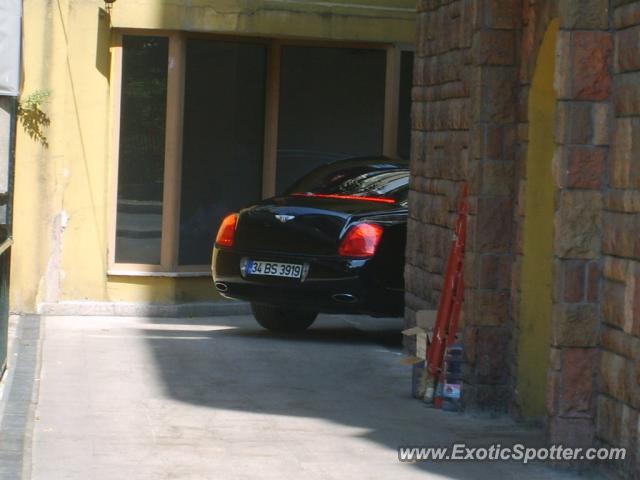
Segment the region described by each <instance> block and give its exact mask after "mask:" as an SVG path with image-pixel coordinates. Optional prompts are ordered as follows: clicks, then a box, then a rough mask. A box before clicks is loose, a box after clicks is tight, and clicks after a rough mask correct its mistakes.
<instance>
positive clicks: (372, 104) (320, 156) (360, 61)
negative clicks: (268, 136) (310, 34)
mask: <svg viewBox="0 0 640 480" xmlns="http://www.w3.org/2000/svg"><path fill="white" fill-rule="evenodd" d="M385 54H386V52H385V51H384V50H364V49H351V48H318V47H289V46H287V47H283V49H282V61H281V73H280V108H279V113H280V115H279V121H278V163H277V166H276V179H277V180H276V191H277V192H278V193H280V192H282V191H283V190H285V189H286V188H287V187H288V186H289V185H291V184H292V183H293V182H294V181H296V180H297V179H298V178H300V177H301V176H302V175H304V174H305V173H307V172H308V171H309V170H311V169H313V168H315V167H317V166H320V165H322V164H325V163H327V162H331V161H333V160H339V159H342V158H349V157H356V156H362V155H376V154H381V153H382V137H383V130H384V90H385V63H386V55H385Z"/></svg>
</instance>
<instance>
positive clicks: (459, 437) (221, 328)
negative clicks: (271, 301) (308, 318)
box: [11, 316, 584, 480]
mask: <svg viewBox="0 0 640 480" xmlns="http://www.w3.org/2000/svg"><path fill="white" fill-rule="evenodd" d="M42 321H43V322H44V325H43V333H44V335H43V345H42V350H41V360H42V363H41V365H42V367H41V372H40V375H39V384H40V386H39V394H38V396H37V399H38V400H37V406H36V410H35V418H34V421H33V423H34V425H33V441H32V447H31V450H30V451H29V455H28V456H27V457H30V462H29V465H27V468H26V469H25V471H26V472H28V473H27V474H29V470H30V476H31V478H32V479H34V480H58V479H68V480H70V479H78V480H89V479H96V480H98V479H100V480H102V479H104V480H120V479H127V480H137V479H154V480H157V479H172V480H173V479H189V480H197V479H207V480H210V479H223V480H224V479H233V480H236V479H238V480H240V479H252V480H254V479H256V478H259V479H272V478H273V479H297V478H304V479H305V480H313V479H351V478H353V479H390V478H401V479H414V478H416V479H417V478H420V479H424V478H451V479H478V478H491V479H500V478H505V479H506V478H509V479H510V478H514V477H516V476H517V477H518V478H519V479H520V480H524V479H533V478H536V479H540V478H571V475H569V474H566V473H559V472H557V471H554V470H551V469H548V468H547V467H546V466H544V465H541V464H537V465H531V464H530V465H526V466H525V465H521V464H517V463H497V462H486V463H472V462H449V463H431V462H421V463H400V462H399V461H398V456H397V447H398V446H406V445H424V446H445V445H449V444H451V443H453V442H455V441H465V442H467V443H468V444H470V445H476V446H479V445H488V444H490V443H492V442H499V443H502V444H503V445H508V444H512V443H517V442H521V443H525V444H529V445H542V444H544V439H543V438H542V436H541V433H540V431H537V430H530V429H526V428H524V427H522V426H517V425H516V424H514V423H512V422H511V421H510V420H508V419H493V420H492V419H479V418H472V417H470V416H468V415H459V414H454V413H447V412H442V411H434V410H430V409H428V408H427V407H426V406H425V405H424V404H422V403H421V402H419V401H417V400H414V399H412V398H410V396H409V380H408V377H409V369H408V367H405V366H403V365H401V364H400V362H399V360H400V358H401V346H400V334H399V331H400V328H401V320H374V319H371V318H368V317H341V316H321V317H320V318H319V320H318V321H317V323H316V324H315V325H314V326H313V328H312V329H311V330H309V331H308V332H305V333H304V334H299V335H295V336H287V335H274V334H271V333H268V332H266V331H264V330H262V329H260V328H259V327H258V326H257V325H256V324H255V322H254V321H253V318H252V317H249V316H228V317H217V318H187V319H166V318H153V319H141V318H122V317H111V318H107V317H44V318H43V319H42ZM583 478H584V477H583ZM11 480H14V479H11Z"/></svg>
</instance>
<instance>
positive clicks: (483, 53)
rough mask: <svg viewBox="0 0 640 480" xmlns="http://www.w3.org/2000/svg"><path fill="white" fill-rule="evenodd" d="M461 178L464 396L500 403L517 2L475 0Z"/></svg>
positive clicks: (503, 394) (505, 397) (505, 386)
mask: <svg viewBox="0 0 640 480" xmlns="http://www.w3.org/2000/svg"><path fill="white" fill-rule="evenodd" d="M473 5H474V12H475V16H474V18H473V38H472V47H471V59H472V69H471V75H472V77H471V78H472V80H471V84H472V86H473V87H472V90H471V105H472V108H471V131H470V138H471V144H470V149H469V150H470V152H469V157H470V160H469V172H468V179H469V184H470V195H471V206H472V207H471V216H470V219H469V220H470V222H469V225H470V229H469V238H468V242H467V258H466V261H465V281H466V287H467V289H466V292H465V295H466V298H465V303H464V310H463V315H464V325H465V327H464V345H465V349H466V350H465V351H466V357H467V361H468V363H469V367H470V368H469V370H468V375H467V376H466V378H465V381H466V384H465V386H464V388H465V392H464V401H465V405H467V406H471V407H472V408H482V409H489V410H499V411H506V409H507V407H508V405H509V402H510V399H511V396H512V386H511V385H510V382H511V378H512V375H511V371H510V369H511V366H512V364H513V362H512V361H511V360H510V357H511V353H510V351H509V350H510V349H509V347H510V345H511V339H512V335H513V322H512V316H511V313H510V286H511V283H510V282H511V280H510V279H511V264H512V261H513V252H512V244H513V239H512V237H513V235H512V231H513V206H514V203H515V202H514V191H515V172H514V167H515V156H516V140H517V105H518V102H517V92H518V67H517V60H518V55H517V52H516V47H517V45H518V41H517V39H518V28H519V25H520V17H521V9H520V2H519V1H513V0H509V1H507V0H475V1H474V2H473Z"/></svg>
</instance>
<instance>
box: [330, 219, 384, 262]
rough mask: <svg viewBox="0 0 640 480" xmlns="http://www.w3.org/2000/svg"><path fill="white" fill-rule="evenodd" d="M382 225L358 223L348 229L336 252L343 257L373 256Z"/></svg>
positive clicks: (380, 235)
mask: <svg viewBox="0 0 640 480" xmlns="http://www.w3.org/2000/svg"><path fill="white" fill-rule="evenodd" d="M382 230H383V229H382V227H381V226H380V225H376V224H373V223H360V224H358V225H355V226H353V227H351V228H350V229H349V231H348V232H347V234H346V235H345V236H344V238H343V239H342V242H340V246H339V247H338V253H339V254H340V255H341V256H343V257H356V258H367V257H371V256H373V254H374V253H376V248H378V243H380V237H382Z"/></svg>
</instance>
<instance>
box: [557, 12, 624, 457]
mask: <svg viewBox="0 0 640 480" xmlns="http://www.w3.org/2000/svg"><path fill="white" fill-rule="evenodd" d="M559 14H560V26H561V27H560V28H561V29H560V32H559V33H558V45H557V50H556V51H557V57H556V79H555V89H556V93H557V96H558V103H557V108H556V141H557V148H556V154H555V158H554V164H553V168H554V176H555V182H556V186H557V188H558V191H557V195H556V212H555V218H554V222H555V226H554V229H555V237H554V259H553V262H554V275H553V310H552V331H551V353H550V354H551V367H550V371H549V374H548V381H549V383H548V389H547V410H548V413H549V433H550V437H551V441H552V442H553V443H562V444H565V445H571V444H574V445H575V444H579V445H592V444H593V440H594V417H595V387H596V380H597V378H596V375H597V370H598V368H597V365H598V355H599V353H598V349H597V345H598V335H599V328H600V286H599V281H600V275H601V273H600V271H601V266H602V262H601V233H602V228H603V227H602V225H603V224H602V218H603V212H602V207H603V188H604V182H605V168H606V164H607V159H608V154H609V148H608V146H609V137H610V135H609V124H610V119H611V104H610V102H609V97H610V91H611V71H610V67H611V58H612V53H613V46H612V35H611V33H610V32H609V31H608V28H609V15H608V1H606V0H561V1H560V2H559Z"/></svg>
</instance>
